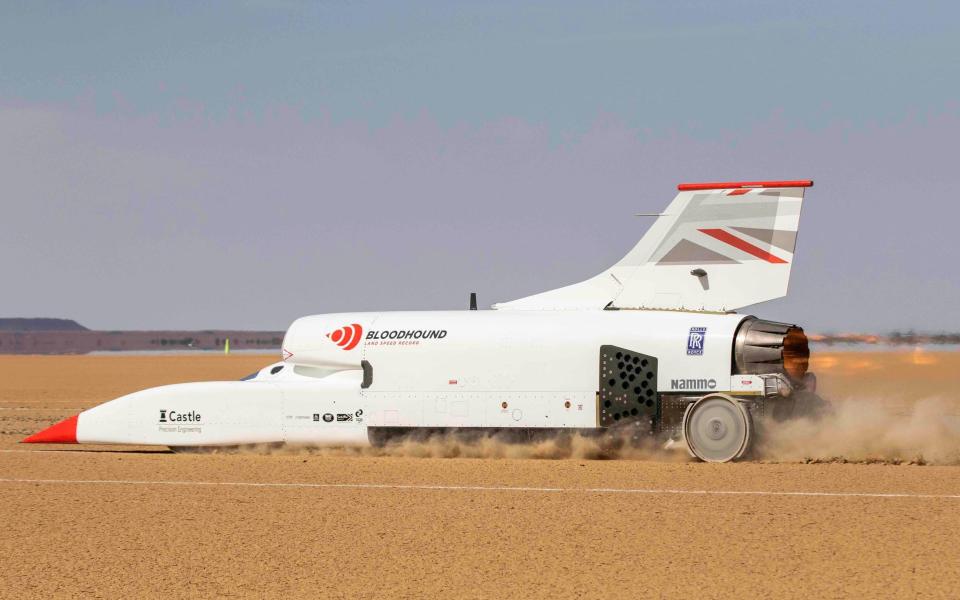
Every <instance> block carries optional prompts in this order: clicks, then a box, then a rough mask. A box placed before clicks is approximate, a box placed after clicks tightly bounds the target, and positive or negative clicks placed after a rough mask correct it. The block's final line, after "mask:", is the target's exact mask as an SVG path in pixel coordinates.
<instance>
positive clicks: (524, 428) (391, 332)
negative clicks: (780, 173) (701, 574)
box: [24, 181, 821, 461]
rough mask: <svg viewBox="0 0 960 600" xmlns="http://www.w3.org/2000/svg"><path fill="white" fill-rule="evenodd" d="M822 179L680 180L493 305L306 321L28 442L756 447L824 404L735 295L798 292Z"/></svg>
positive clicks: (780, 329) (790, 349)
mask: <svg viewBox="0 0 960 600" xmlns="http://www.w3.org/2000/svg"><path fill="white" fill-rule="evenodd" d="M812 185H813V182H812V181H757V182H736V183H697V184H681V185H680V186H678V188H679V190H680V193H679V194H678V195H677V197H676V198H675V199H674V200H673V202H672V203H671V204H670V205H669V206H668V207H667V209H666V211H665V212H664V213H663V214H661V215H659V216H658V218H657V219H656V221H655V222H654V223H653V225H652V226H651V227H650V229H649V231H647V233H646V235H644V236H643V238H642V239H641V240H640V242H639V243H638V244H637V245H636V246H635V247H634V248H633V249H632V250H631V251H630V252H629V253H628V254H627V255H626V256H625V257H624V258H623V259H622V260H621V261H620V262H618V263H616V264H615V265H613V266H612V267H610V268H609V269H607V270H605V271H603V272H602V273H600V274H599V275H597V276H595V277H593V278H591V279H588V280H586V281H583V282H581V283H578V284H575V285H571V286H568V287H564V288H560V289H556V290H551V291H548V292H544V293H541V294H537V295H534V296H529V297H526V298H521V299H519V300H514V301H512V302H505V303H501V304H496V305H494V306H493V310H484V311H476V310H464V311H449V312H384V313H340V314H327V315H316V316H309V317H303V318H301V319H298V320H296V321H295V322H294V323H293V324H292V325H291V326H290V329H289V330H288V331H287V333H286V336H285V338H284V341H283V350H282V360H281V361H280V362H278V363H275V364H272V365H270V366H267V367H265V368H264V369H262V370H261V371H259V372H258V373H256V374H254V375H251V376H250V377H247V378H246V379H244V380H242V381H223V382H203V383H186V384H178V385H167V386H162V387H157V388H151V389H147V390H143V391H140V392H136V393H133V394H130V395H127V396H123V397H121V398H117V399H116V400H112V401H110V402H107V403H105V404H101V405H99V406H96V407H94V408H91V409H89V410H85V411H83V412H81V413H80V414H79V415H76V416H74V417H71V418H70V419H67V420H65V421H63V422H61V423H58V424H56V425H53V426H52V427H50V428H48V429H45V430H43V431H41V432H39V433H37V434H35V435H33V436H30V437H29V438H27V439H25V440H24V442H40V443H98V444H155V445H161V446H169V447H171V448H174V449H176V448H183V447H190V448H196V447H206V446H235V445H242V444H258V443H295V444H310V445H341V444H347V445H356V444H383V443H386V442H388V441H389V440H390V439H391V438H392V437H395V436H398V435H399V436H404V435H410V434H414V435H418V434H428V433H432V432H438V431H457V432H474V433H481V434H484V433H488V432H505V431H506V432H513V433H517V434H522V435H533V434H546V433H558V432H564V431H578V432H582V433H591V434H597V433H604V432H606V433H615V432H621V433H622V432H627V433H628V434H629V437H631V438H637V437H649V436H662V438H663V440H670V439H672V440H674V441H680V440H683V441H684V442H685V443H686V445H687V448H688V449H689V451H690V452H691V453H692V454H693V455H695V456H697V457H699V458H700V459H702V460H707V461H729V460H734V459H737V458H740V457H742V456H744V455H745V454H746V453H747V452H748V451H749V449H750V447H751V443H752V442H753V440H754V438H755V437H756V428H755V427H754V424H755V423H758V422H759V419H761V417H764V416H771V415H772V416H779V417H784V416H786V417H789V416H791V415H793V414H797V413H798V412H801V413H804V412H807V411H809V410H811V407H813V406H814V405H815V404H817V403H819V402H821V401H820V400H819V398H817V397H816V395H815V393H814V392H815V386H816V383H815V378H814V377H813V375H812V373H808V372H807V364H808V359H809V350H808V346H807V338H806V336H805V335H804V333H803V330H802V329H801V328H800V327H797V326H795V325H791V324H786V323H776V322H771V321H764V320H761V319H757V318H755V317H752V316H744V315H741V314H736V313H734V312H733V311H734V310H736V309H738V308H741V307H744V306H747V305H751V304H756V303H758V302H763V301H765V300H770V299H773V298H778V297H781V296H783V295H785V294H786V291H787V284H788V282H789V278H790V267H791V264H792V262H793V258H794V248H795V245H796V236H797V229H798V225H799V220H800V208H801V204H802V201H803V193H804V190H805V189H806V188H807V187H810V186H812Z"/></svg>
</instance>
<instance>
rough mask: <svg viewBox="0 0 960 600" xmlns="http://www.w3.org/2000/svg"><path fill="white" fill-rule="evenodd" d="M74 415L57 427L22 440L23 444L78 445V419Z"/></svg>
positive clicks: (52, 426)
mask: <svg viewBox="0 0 960 600" xmlns="http://www.w3.org/2000/svg"><path fill="white" fill-rule="evenodd" d="M79 416H80V415H73V416H72V417H70V418H69V419H65V420H63V421H60V422H59V423H57V424H56V425H51V426H50V427H47V428H46V429H44V430H43V431H40V432H37V433H35V434H33V435H31V436H30V437H28V438H26V439H24V440H22V441H21V442H20V443H21V444H76V443H77V417H79Z"/></svg>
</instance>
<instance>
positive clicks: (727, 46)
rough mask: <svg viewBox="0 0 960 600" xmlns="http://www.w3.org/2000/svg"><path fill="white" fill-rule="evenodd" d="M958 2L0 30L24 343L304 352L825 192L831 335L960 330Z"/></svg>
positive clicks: (61, 12)
mask: <svg viewBox="0 0 960 600" xmlns="http://www.w3.org/2000/svg"><path fill="white" fill-rule="evenodd" d="M958 140H960V5H957V4H956V3H948V2H943V3H927V2H899V3H895V2H816V1H814V2H803V3H799V2H769V1H764V2H759V1H757V2H753V1H731V2H712V1H710V2H708V1H702V2H684V1H679V2H671V3H662V2H656V3H653V2H651V3H609V2H592V3H567V2H542V3H540V2H534V3H530V2H483V3H455V2H436V3H432V2H425V3H421V2H409V3H376V4H374V3H370V4H365V3H357V2H344V1H337V2H321V3H307V2H293V1H278V2H267V1H248V2H229V3H215V2H211V3H202V4H198V3H189V2H169V3H156V5H154V6H145V5H144V4H143V3H129V2H118V3H110V2H91V3H47V2H22V3H20V2H9V3H2V4H0V276H2V277H0V316H24V317H30V316H48V317H66V318H73V319H77V320H78V321H80V322H81V323H83V324H84V325H86V326H88V327H91V328H97V329H157V328H184V329H208V328H249V329H270V330H274V329H284V328H285V327H286V326H287V325H289V323H290V322H291V321H292V320H293V319H295V318H297V317H298V316H302V315H305V314H314V313H323V312H339V311H355V310H432V309H460V308H465V307H466V306H467V301H468V295H469V292H471V291H476V292H477V293H478V295H479V299H480V304H481V306H489V305H490V304H493V303H494V302H500V301H507V300H512V299H515V298H520V297H523V296H527V295H530V294H533V293H536V292H539V291H543V290H547V289H552V288H555V287H560V286H562V285H566V284H569V283H574V282H577V281H581V280H583V279H586V278H588V277H590V276H592V275H594V274H596V273H599V272H600V271H602V270H604V269H605V268H606V267H608V266H610V265H611V264H613V263H614V262H616V261H617V260H618V259H619V258H621V257H622V256H623V255H624V254H626V252H627V251H628V250H629V249H630V248H631V247H632V246H633V245H634V244H635V242H636V241H637V240H638V239H639V238H640V237H641V236H642V235H643V233H644V231H645V230H646V228H647V227H648V226H649V224H650V220H649V219H644V218H637V217H633V216H632V215H633V214H635V213H638V212H657V211H659V210H661V209H662V208H663V207H665V206H666V205H667V203H669V201H670V200H671V199H672V198H673V196H674V195H675V193H676V184H677V183H680V182H684V181H713V180H721V181H730V180H755V179H808V178H809V179H813V180H815V182H816V184H815V186H814V187H813V188H812V189H811V190H808V193H807V195H806V200H805V202H804V213H803V218H802V221H801V231H800V235H799V239H798V248H797V254H796V256H795V266H794V268H793V279H792V281H791V286H790V293H789V295H788V296H787V297H786V298H783V299H780V300H774V301H771V302H768V303H764V304H761V305H757V306H755V307H750V308H749V309H744V310H743V311H742V312H746V313H750V314H756V315H758V316H761V317H764V318H772V319H778V320H785V321H790V322H795V323H800V324H802V325H804V326H805V327H806V329H807V330H809V331H817V332H844V331H879V332H885V331H891V330H894V329H900V330H907V329H916V330H918V331H932V332H938V331H943V330H951V331H956V330H958V329H960V308H958V307H960V275H958V274H957V272H956V267H957V263H958V262H960V244H958V242H957V234H956V230H957V224H958V220H960V202H958V201H957V200H956V198H955V192H954V191H953V189H954V188H955V187H957V186H956V184H955V181H954V179H955V177H957V176H958V175H960V173H958V171H960V169H958V164H960V163H958V160H957V157H958V151H957V145H958Z"/></svg>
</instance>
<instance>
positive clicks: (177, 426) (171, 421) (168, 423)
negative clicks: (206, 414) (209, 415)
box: [159, 408, 202, 433]
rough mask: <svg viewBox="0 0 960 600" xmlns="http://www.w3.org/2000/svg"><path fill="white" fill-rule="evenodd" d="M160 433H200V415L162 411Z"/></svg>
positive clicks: (162, 409) (193, 411)
mask: <svg viewBox="0 0 960 600" xmlns="http://www.w3.org/2000/svg"><path fill="white" fill-rule="evenodd" d="M159 423H160V431H161V432H163V433H200V432H201V431H202V429H201V427H200V413H198V412H197V411H195V410H191V411H190V412H180V411H177V410H169V409H165V408H161V409H160V419H159Z"/></svg>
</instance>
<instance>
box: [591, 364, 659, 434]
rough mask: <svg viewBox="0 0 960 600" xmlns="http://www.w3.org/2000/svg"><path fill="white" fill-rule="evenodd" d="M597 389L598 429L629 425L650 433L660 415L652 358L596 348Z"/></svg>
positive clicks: (655, 371) (655, 372)
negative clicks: (597, 367)
mask: <svg viewBox="0 0 960 600" xmlns="http://www.w3.org/2000/svg"><path fill="white" fill-rule="evenodd" d="M599 389H600V419H599V421H600V426H601V427H614V426H619V425H622V424H626V423H630V424H633V425H635V426H637V427H638V428H639V429H645V430H649V432H650V433H653V431H654V427H655V426H656V423H657V417H658V415H659V414H660V399H659V396H658V395H657V359H656V358H655V357H653V356H649V355H647V354H641V353H639V352H634V351H632V350H628V349H627V348H620V347H619V346H600V388H599Z"/></svg>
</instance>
